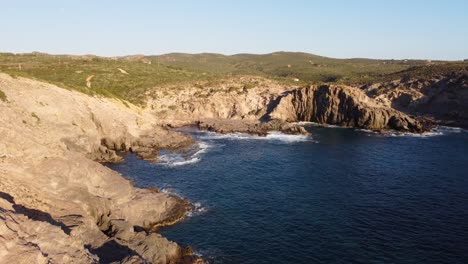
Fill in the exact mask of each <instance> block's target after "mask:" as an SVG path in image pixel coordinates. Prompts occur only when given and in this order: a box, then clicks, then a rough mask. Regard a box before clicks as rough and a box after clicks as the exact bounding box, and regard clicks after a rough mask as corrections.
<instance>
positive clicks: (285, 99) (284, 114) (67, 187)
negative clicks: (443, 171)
mask: <svg viewBox="0 0 468 264" xmlns="http://www.w3.org/2000/svg"><path fill="white" fill-rule="evenodd" d="M232 82H234V80H229V82H228V83H227V84H221V90H220V91H219V92H217V93H215V94H213V95H211V96H212V97H210V98H209V100H211V102H213V101H217V102H218V103H219V104H218V105H216V106H215V105H214V104H213V103H208V102H210V101H207V100H208V99H207V98H206V97H200V98H195V100H193V98H192V96H193V95H194V94H195V93H196V91H197V90H191V89H190V88H189V89H188V90H189V91H190V92H189V93H181V94H180V95H177V94H172V93H167V94H166V95H164V96H159V97H158V96H155V97H154V98H152V97H149V98H148V102H147V104H146V105H145V107H143V108H142V107H138V106H135V105H132V104H130V103H128V102H125V101H123V100H121V99H118V98H104V97H92V96H88V95H85V94H82V93H79V92H76V91H70V90H66V89H63V88H60V87H57V86H55V85H51V84H47V83H44V82H39V81H35V80H31V79H26V78H21V77H11V76H9V75H6V74H2V73H0V90H1V91H2V92H4V93H5V95H6V98H7V99H6V100H5V101H3V102H0V116H2V118H3V120H2V121H3V125H2V126H1V127H0V136H1V138H2V141H0V222H1V223H2V224H3V223H4V224H5V226H7V227H8V229H2V228H0V235H2V238H0V245H4V246H3V248H4V249H0V261H3V260H11V259H14V258H17V257H18V256H21V260H24V261H25V262H28V261H29V262H34V261H36V260H39V261H52V262H71V261H75V262H77V263H96V262H98V261H104V262H114V261H119V262H121V263H132V262H133V261H150V262H153V263H200V262H201V261H203V260H202V258H201V257H200V256H197V255H194V254H193V252H192V250H191V249H190V248H189V247H187V248H182V247H180V246H179V245H177V244H176V243H174V242H171V241H169V240H167V239H166V238H164V237H162V236H161V235H159V234H158V233H157V232H156V231H157V230H158V229H159V228H161V227H164V226H170V225H174V224H176V223H178V222H180V221H182V220H183V219H185V217H187V215H188V214H190V213H191V211H192V210H194V206H193V205H191V204H190V202H189V201H187V200H185V199H183V198H181V197H177V196H175V195H172V194H168V193H166V192H161V191H159V190H158V189H157V188H149V189H140V188H136V187H134V186H133V184H132V183H131V181H130V180H127V179H125V178H124V177H123V176H122V175H120V174H119V173H117V172H115V171H113V170H111V169H109V168H106V167H105V166H104V165H103V164H101V163H103V162H119V161H122V157H120V156H119V155H117V152H118V151H126V152H131V153H135V154H136V155H137V156H138V158H140V159H143V160H148V161H151V162H155V161H157V160H158V157H160V153H159V150H163V149H164V150H173V151H177V150H183V149H187V148H189V147H190V146H193V144H195V143H196V142H194V140H193V139H192V138H191V137H190V136H189V135H187V134H186V133H183V132H180V131H177V130H176V129H173V128H180V127H182V126H186V125H196V126H197V127H198V128H199V129H201V130H205V131H210V132H216V133H221V134H224V135H226V136H229V135H231V134H236V133H245V134H248V135H253V136H256V137H259V138H268V137H275V136H276V137H277V136H278V135H272V134H271V131H278V132H277V133H284V134H286V135H297V136H301V137H309V136H310V134H309V132H307V130H306V129H304V127H303V126H302V124H304V123H303V122H304V121H301V120H308V121H314V122H316V123H318V124H320V125H326V124H327V123H331V124H335V125H339V126H340V127H354V128H356V129H363V130H369V131H374V133H381V132H382V131H396V132H395V133H403V134H404V133H416V134H417V135H424V133H425V132H426V131H429V128H430V125H431V124H430V123H429V124H428V125H427V124H424V123H423V122H421V121H419V120H418V119H417V118H413V117H411V116H408V115H406V114H404V113H403V112H399V111H397V110H395V109H393V108H390V107H386V106H382V105H379V104H377V103H376V101H374V99H372V98H370V97H367V96H366V95H365V94H364V93H363V92H361V91H359V90H358V89H357V88H352V87H339V86H320V87H319V86H313V87H312V86H311V87H304V88H297V89H295V90H291V89H292V88H291V87H281V86H280V85H279V84H277V83H275V82H273V81H265V84H264V85H262V86H259V87H254V88H250V89H248V90H245V89H244V90H242V93H241V94H239V92H238V91H236V90H234V91H231V90H232V89H231V88H229V84H231V83H232ZM270 88H271V89H270ZM270 90H271V91H270ZM298 98H302V101H301V100H299V99H298ZM323 98H327V100H329V101H325V103H324V101H323ZM340 101H342V102H345V103H338V102H340ZM175 105H177V106H175ZM172 106H174V107H172ZM171 107H172V108H173V109H172V111H171V112H170V113H168V112H164V111H166V109H165V108H169V109H170V108H171ZM311 109H313V110H311ZM162 113H164V114H162ZM301 122H302V123H301ZM328 126H330V125H328ZM392 129H393V130H392ZM375 131H377V132H375ZM199 151H203V149H201V150H199ZM196 153H198V152H196ZM195 158H196V157H195ZM194 161H195V162H196V160H195V159H194ZM184 162H186V161H184ZM34 226H38V228H39V227H40V230H38V229H32V230H31V227H34ZM43 233H47V234H48V236H45V235H42V234H43ZM38 234H41V235H38ZM9 241H14V242H13V243H9ZM51 241H59V242H58V243H59V245H58V246H56V245H55V244H53V243H52V242H51ZM60 243H61V244H60ZM68 244H73V245H74V247H73V248H70V249H69V248H67V247H66V246H65V245H68ZM32 245H37V246H32ZM115 252H123V253H120V254H117V255H115V256H114V255H113V254H114V253H115Z"/></svg>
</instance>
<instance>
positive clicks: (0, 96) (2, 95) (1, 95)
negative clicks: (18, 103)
mask: <svg viewBox="0 0 468 264" xmlns="http://www.w3.org/2000/svg"><path fill="white" fill-rule="evenodd" d="M0 100H1V101H3V102H6V101H8V100H7V96H6V94H5V93H4V92H3V91H2V90H0Z"/></svg>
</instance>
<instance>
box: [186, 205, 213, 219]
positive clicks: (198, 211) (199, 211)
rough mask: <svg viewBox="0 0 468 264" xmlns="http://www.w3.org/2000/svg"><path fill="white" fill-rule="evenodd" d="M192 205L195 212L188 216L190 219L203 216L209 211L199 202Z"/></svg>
mask: <svg viewBox="0 0 468 264" xmlns="http://www.w3.org/2000/svg"><path fill="white" fill-rule="evenodd" d="M192 205H193V211H192V212H190V213H188V214H187V216H188V217H192V216H197V215H201V214H203V213H205V212H206V211H208V209H207V208H206V207H203V206H202V204H201V203H199V202H197V203H193V204H192Z"/></svg>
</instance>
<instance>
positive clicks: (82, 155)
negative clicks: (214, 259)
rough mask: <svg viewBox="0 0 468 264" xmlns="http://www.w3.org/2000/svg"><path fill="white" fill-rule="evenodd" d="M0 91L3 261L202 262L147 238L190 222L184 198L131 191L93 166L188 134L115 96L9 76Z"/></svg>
mask: <svg viewBox="0 0 468 264" xmlns="http://www.w3.org/2000/svg"><path fill="white" fill-rule="evenodd" d="M0 90H1V91H2V93H3V94H4V100H0V119H1V122H0V123H1V125H0V263H97V262H101V263H109V262H121V263H142V262H144V261H148V262H151V263H182V262H184V261H185V262H187V263H191V262H194V261H196V259H197V258H196V257H193V256H191V254H190V251H189V250H185V249H183V248H180V247H179V246H178V245H177V244H176V243H174V242H171V241H168V240H167V239H165V238H163V237H162V236H160V235H159V234H157V233H152V232H149V233H148V232H146V231H153V230H155V229H156V228H157V227H158V226H163V225H168V224H172V223H174V222H177V221H178V220H180V219H182V218H184V217H185V215H186V213H187V212H188V211H189V210H190V208H191V207H190V204H189V203H188V202H186V201H184V200H181V199H180V198H177V197H174V196H171V195H168V194H165V193H161V192H158V191H157V190H156V189H155V190H149V189H139V188H135V187H133V186H132V184H131V183H130V182H129V181H128V180H126V179H124V178H122V177H121V176H120V175H119V174H118V173H116V172H114V171H112V170H110V169H108V168H106V167H104V166H103V165H101V164H99V163H97V162H95V161H94V160H98V161H107V160H115V159H116V157H117V156H116V155H115V150H120V149H123V150H125V149H127V150H138V149H143V151H142V152H141V153H145V150H146V151H147V150H148V149H150V150H151V151H154V149H155V148H157V147H171V146H172V147H175V146H178V145H179V144H181V145H184V144H189V143H190V141H191V140H190V139H189V138H187V136H185V135H182V134H180V133H175V132H171V131H169V130H165V129H163V128H158V127H155V126H154V124H155V120H154V116H152V115H149V114H147V113H145V112H144V111H143V110H142V109H139V108H138V107H135V106H133V105H130V104H127V105H125V104H124V103H122V102H121V101H119V100H115V99H104V98H95V97H89V96H86V95H83V94H81V93H77V92H72V91H68V90H65V89H61V88H58V87H56V86H53V85H49V84H46V83H41V82H37V81H34V80H28V79H23V78H12V77H9V76H7V75H5V74H0ZM145 148H146V149H145ZM145 230H146V231H145Z"/></svg>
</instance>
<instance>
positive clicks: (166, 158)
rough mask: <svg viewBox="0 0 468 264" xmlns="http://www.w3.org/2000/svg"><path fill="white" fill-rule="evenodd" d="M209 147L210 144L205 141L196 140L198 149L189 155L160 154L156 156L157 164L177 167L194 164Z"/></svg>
mask: <svg viewBox="0 0 468 264" xmlns="http://www.w3.org/2000/svg"><path fill="white" fill-rule="evenodd" d="M210 147H211V145H210V144H208V143H206V142H198V150H197V151H196V152H194V153H193V154H191V155H188V156H187V154H184V153H169V154H165V155H161V156H160V157H159V158H158V164H160V165H163V166H168V167H178V166H184V165H188V164H194V163H197V162H199V161H200V160H201V158H200V156H201V155H202V154H204V153H206V152H207V150H208V149H209V148H210Z"/></svg>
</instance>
